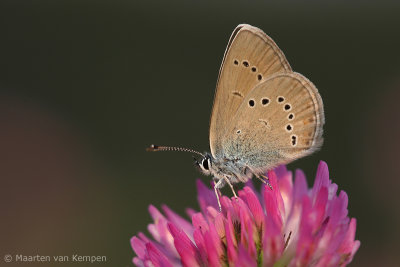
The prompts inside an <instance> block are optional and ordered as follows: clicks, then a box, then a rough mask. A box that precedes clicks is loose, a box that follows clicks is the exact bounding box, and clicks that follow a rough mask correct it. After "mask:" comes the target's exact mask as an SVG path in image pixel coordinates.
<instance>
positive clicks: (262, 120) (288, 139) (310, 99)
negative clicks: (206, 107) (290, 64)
mask: <svg viewBox="0 0 400 267" xmlns="http://www.w3.org/2000/svg"><path fill="white" fill-rule="evenodd" d="M324 121H325V118H324V110H323V103H322V99H321V96H320V95H319V93H318V90H317V88H316V87H315V86H314V85H313V84H312V83H311V82H310V81H309V80H308V79H307V78H305V77H304V76H302V75H301V74H299V73H294V72H288V73H278V74H275V75H273V76H271V77H270V78H269V79H267V80H265V81H263V82H262V83H260V84H258V85H257V86H255V87H254V89H252V90H251V91H250V92H249V93H248V94H247V95H246V96H245V97H244V99H243V101H242V103H241V105H240V107H239V108H238V111H237V112H236V114H235V116H234V117H233V118H232V120H231V122H230V124H229V126H228V127H227V131H226V132H225V135H224V136H223V137H222V140H223V141H222V147H223V154H224V157H226V158H228V159H239V160H242V161H243V162H244V164H246V165H247V166H249V167H250V168H252V169H253V170H258V171H260V172H261V171H263V170H265V169H271V168H273V167H275V166H277V165H280V164H284V163H288V162H290V161H293V160H295V159H297V158H300V157H303V156H305V155H308V154H310V153H312V152H314V151H315V150H316V149H318V148H319V147H320V146H321V145H322V142H323V139H322V126H323V124H324Z"/></svg>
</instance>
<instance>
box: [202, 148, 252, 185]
mask: <svg viewBox="0 0 400 267" xmlns="http://www.w3.org/2000/svg"><path fill="white" fill-rule="evenodd" d="M197 165H198V166H199V168H200V170H201V172H202V173H204V174H205V175H211V176H213V179H214V180H216V181H220V180H223V181H226V180H229V182H230V183H239V182H243V183H245V182H247V181H248V180H249V179H250V178H251V177H252V173H251V171H250V169H249V168H248V167H247V166H246V164H245V163H244V162H243V161H242V160H240V159H228V158H214V157H213V156H212V155H211V154H208V153H207V154H206V155H205V156H204V158H203V159H202V160H201V162H197ZM224 184H225V182H222V183H221V187H222V185H224Z"/></svg>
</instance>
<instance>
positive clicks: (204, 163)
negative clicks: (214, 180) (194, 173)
mask: <svg viewBox="0 0 400 267" xmlns="http://www.w3.org/2000/svg"><path fill="white" fill-rule="evenodd" d="M208 161H209V159H203V161H202V162H201V164H202V165H203V168H204V169H205V170H208V168H209V166H208Z"/></svg>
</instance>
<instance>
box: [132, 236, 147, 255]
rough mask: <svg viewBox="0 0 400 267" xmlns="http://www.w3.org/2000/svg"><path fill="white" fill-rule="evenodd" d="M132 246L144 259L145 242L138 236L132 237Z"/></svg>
mask: <svg viewBox="0 0 400 267" xmlns="http://www.w3.org/2000/svg"><path fill="white" fill-rule="evenodd" d="M131 246H132V249H133V251H135V253H136V255H137V256H138V257H139V258H140V259H141V260H143V259H144V258H145V255H146V245H145V243H144V242H143V241H142V240H140V239H139V238H137V237H136V236H134V237H132V238H131Z"/></svg>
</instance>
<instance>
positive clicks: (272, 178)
mask: <svg viewBox="0 0 400 267" xmlns="http://www.w3.org/2000/svg"><path fill="white" fill-rule="evenodd" d="M268 178H269V181H270V183H271V186H272V192H273V193H274V195H275V199H276V204H277V207H278V209H279V214H280V215H281V217H282V219H283V218H284V217H285V206H284V204H283V199H282V195H281V191H280V188H279V185H278V177H277V176H276V174H275V172H273V171H270V172H268ZM264 190H269V191H271V189H270V188H269V187H268V186H264Z"/></svg>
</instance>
